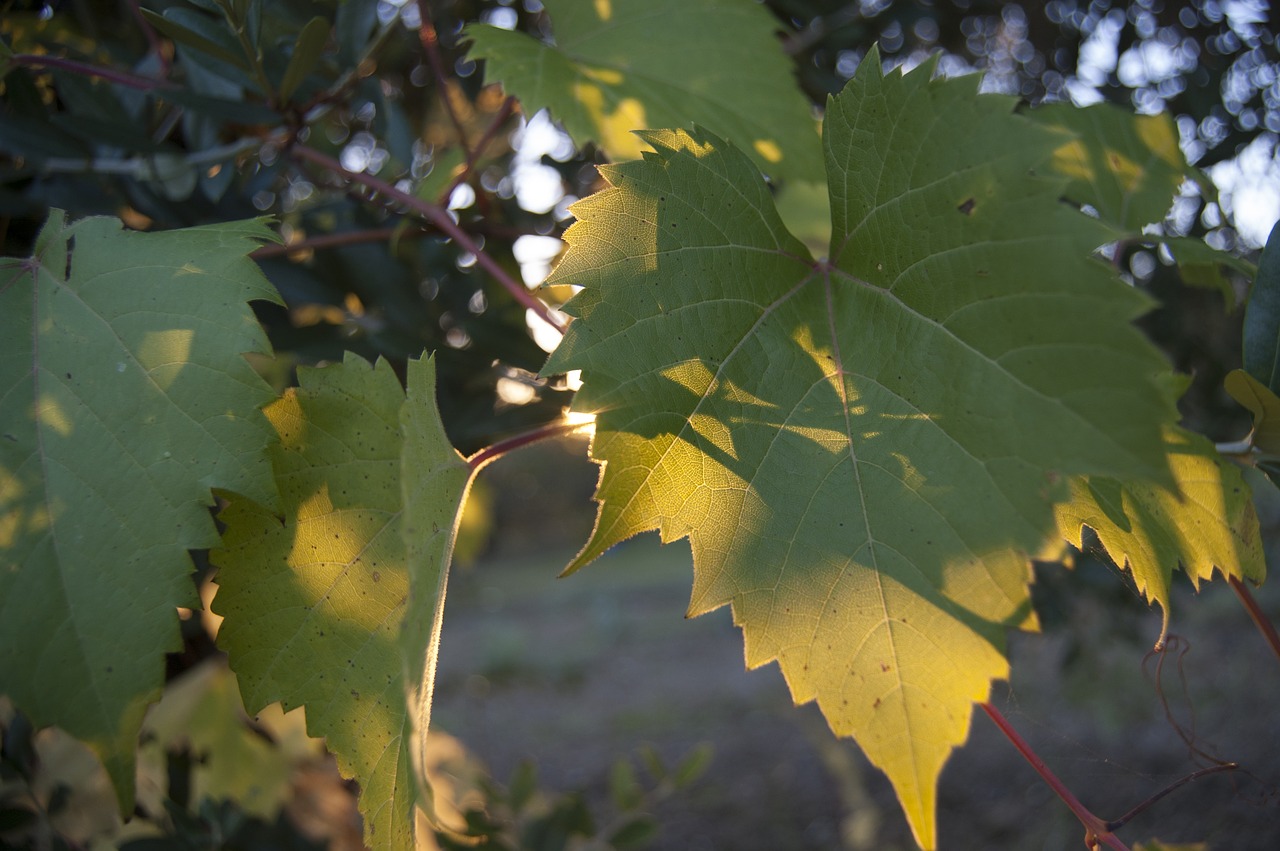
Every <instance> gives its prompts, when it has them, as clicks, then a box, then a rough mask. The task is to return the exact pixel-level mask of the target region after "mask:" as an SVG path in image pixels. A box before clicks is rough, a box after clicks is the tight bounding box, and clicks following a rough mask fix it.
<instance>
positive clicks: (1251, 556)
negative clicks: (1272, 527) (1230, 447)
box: [1056, 427, 1266, 646]
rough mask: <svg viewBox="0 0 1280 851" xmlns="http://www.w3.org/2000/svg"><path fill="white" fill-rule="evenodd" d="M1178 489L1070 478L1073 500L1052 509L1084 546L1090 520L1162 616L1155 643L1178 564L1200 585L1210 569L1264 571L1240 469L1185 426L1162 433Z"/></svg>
mask: <svg viewBox="0 0 1280 851" xmlns="http://www.w3.org/2000/svg"><path fill="white" fill-rule="evenodd" d="M1165 447H1166V451H1167V452H1168V457H1169V466H1170V469H1171V470H1172V471H1173V476H1174V479H1175V481H1176V482H1177V488H1176V489H1173V490H1171V489H1168V488H1162V487H1159V486H1157V485H1154V484H1147V483H1141V482H1120V481H1117V480H1115V479H1108V478H1105V477H1081V478H1078V479H1074V480H1073V481H1072V482H1071V501H1070V502H1066V503H1063V504H1061V505H1059V506H1057V508H1056V514H1057V518H1058V526H1059V528H1060V530H1061V531H1062V536H1063V537H1064V538H1066V539H1067V540H1068V541H1070V542H1071V543H1072V544H1074V545H1075V546H1077V547H1083V546H1084V542H1083V540H1082V538H1081V529H1082V527H1084V526H1088V527H1089V528H1090V529H1093V530H1094V531H1095V532H1096V533H1097V534H1098V538H1099V540H1101V542H1102V545H1103V547H1105V548H1106V550H1107V552H1108V553H1109V554H1110V555H1111V557H1112V559H1114V560H1115V562H1116V563H1117V564H1120V565H1123V566H1126V567H1128V568H1129V570H1130V572H1131V573H1132V574H1133V580H1134V583H1135V584H1136V585H1137V586H1138V590H1139V591H1140V592H1141V593H1142V594H1143V596H1144V597H1146V599H1147V600H1148V601H1150V602H1154V603H1159V604H1160V608H1161V610H1162V611H1163V614H1164V622H1163V624H1162V626H1161V628H1160V638H1159V639H1158V640H1157V642H1156V645H1157V646H1163V644H1164V637H1165V633H1166V632H1167V631H1168V629H1169V591H1170V585H1171V583H1172V581H1173V571H1174V569H1175V568H1176V567H1178V565H1179V564H1181V565H1182V567H1183V569H1184V570H1185V571H1186V573H1187V575H1188V576H1190V577H1191V580H1192V582H1193V583H1195V584H1196V585H1197V586H1198V585H1199V584H1200V581H1201V580H1207V579H1212V578H1213V571H1214V569H1215V568H1217V569H1219V570H1221V571H1222V572H1223V573H1224V574H1225V575H1227V576H1231V577H1235V578H1237V579H1251V580H1253V581H1254V582H1261V581H1262V580H1263V578H1264V577H1265V575H1266V561H1265V558H1264V556H1263V552H1262V537H1261V532H1260V530H1259V527H1258V515H1257V514H1256V513H1255V511H1254V507H1253V500H1252V498H1251V495H1250V491H1249V488H1248V487H1247V486H1246V485H1245V483H1244V479H1243V478H1242V477H1241V475H1240V469H1239V468H1238V467H1236V466H1235V465H1234V464H1232V463H1229V462H1226V461H1224V460H1223V459H1222V457H1221V456H1220V455H1219V454H1218V452H1217V450H1215V449H1214V446H1213V444H1212V443H1210V442H1209V441H1208V440H1207V439H1205V438H1203V437H1201V436H1200V435H1197V434H1194V433H1192V432H1190V431H1187V430H1186V429H1182V428H1176V427H1175V428H1171V429H1168V430H1167V431H1166V432H1165Z"/></svg>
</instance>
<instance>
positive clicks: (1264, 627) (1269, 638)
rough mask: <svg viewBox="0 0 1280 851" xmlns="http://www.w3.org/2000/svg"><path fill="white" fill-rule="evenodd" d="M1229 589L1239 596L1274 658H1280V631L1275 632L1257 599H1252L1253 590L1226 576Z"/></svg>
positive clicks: (1234, 578)
mask: <svg viewBox="0 0 1280 851" xmlns="http://www.w3.org/2000/svg"><path fill="white" fill-rule="evenodd" d="M1227 581H1228V583H1229V584H1230V585H1231V590H1232V591H1235V592H1236V596H1237V597H1239V598H1240V602H1241V603H1242V604H1243V605H1244V608H1245V611H1247V612H1248V613H1249V617H1250V618H1252V619H1253V623H1254V625H1255V626H1256V627H1258V631H1259V632H1261V633H1262V637H1263V638H1264V639H1266V642H1267V645H1268V646H1269V647H1270V648H1271V652H1272V653H1274V654H1276V658H1277V659H1280V633H1277V632H1276V627H1275V624H1273V623H1271V620H1270V619H1269V618H1268V617H1267V616H1266V613H1264V612H1263V611H1262V607H1261V606H1259V605H1258V601H1257V600H1255V599H1254V597H1253V592H1251V591H1250V590H1249V586H1248V585H1245V584H1244V583H1243V582H1241V581H1240V580H1239V579H1237V578H1236V577H1234V576H1232V577H1230V578H1228V580H1227Z"/></svg>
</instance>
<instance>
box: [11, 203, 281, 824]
mask: <svg viewBox="0 0 1280 851" xmlns="http://www.w3.org/2000/svg"><path fill="white" fill-rule="evenodd" d="M273 238H274V237H273V235H272V234H271V232H270V231H269V230H268V229H267V228H266V227H265V226H264V224H263V223H262V222H261V221H252V222H238V223H229V224H223V225H214V226H210V227H201V228H192V229H189V230H182V231H170V232H167V233H134V232H128V231H124V230H122V228H121V225H120V222H119V221H117V220H115V219H108V218H92V219H84V220H82V221H80V222H78V223H75V224H72V225H68V224H67V222H66V219H65V217H64V215H63V214H62V213H61V212H56V211H55V212H54V213H53V214H52V215H51V216H50V218H49V221H48V223H47V224H46V225H45V227H44V229H43V230H42V231H41V233H40V235H39V237H38V239H37V243H36V252H35V256H34V257H32V258H31V259H29V260H13V259H5V260H0V339H3V340H5V346H4V349H3V360H2V361H0V559H2V561H0V683H3V689H4V691H6V692H7V693H8V694H9V695H10V696H11V697H12V698H13V699H14V700H15V701H16V702H17V704H18V705H19V706H21V707H22V708H23V709H24V710H25V711H26V712H27V713H28V714H30V715H31V716H32V718H33V719H34V720H35V722H36V723H37V724H41V725H43V724H58V725H60V726H61V727H63V728H64V729H66V730H67V731H68V732H70V733H72V734H73V735H76V736H78V737H80V738H82V739H84V740H86V741H87V742H89V743H90V744H91V745H92V746H93V747H94V748H95V750H97V751H98V753H99V755H100V756H101V757H102V759H103V761H104V763H105V764H106V766H107V769H108V771H109V772H110V774H111V777H112V780H113V782H114V783H115V786H116V790H117V793H118V795H119V796H120V802H121V805H122V808H123V810H124V811H125V812H129V811H131V810H132V800H133V790H134V774H133V760H134V750H135V748H136V747H137V735H138V729H139V726H140V725H141V722H142V712H143V711H144V710H145V708H146V705H147V703H148V702H150V701H151V700H154V699H155V698H156V697H158V695H159V691H160V686H161V684H162V683H163V682H164V655H163V654H164V652H165V651H166V650H170V651H176V650H178V649H179V648H181V646H182V641H181V637H180V636H179V632H178V618H177V613H176V611H175V608H176V607H178V606H193V607H199V601H198V598H197V597H196V594H195V586H194V584H193V583H192V581H191V573H192V570H193V568H192V564H191V560H190V558H189V557H188V556H187V550H188V549H196V548H202V547H208V546H211V545H213V544H214V543H215V542H216V541H217V532H216V530H215V528H214V525H213V522H212V520H211V519H210V517H209V513H208V505H209V504H211V503H212V501H213V497H212V494H211V493H210V490H209V489H210V488H211V487H227V488H236V489H238V490H241V491H243V492H244V493H248V494H253V495H254V497H255V498H256V499H258V500H260V501H262V502H264V503H266V504H268V505H270V504H273V502H274V500H275V487H274V484H273V482H272V479H271V471H270V467H269V466H268V464H267V461H266V456H265V449H266V446H267V444H268V443H269V441H270V432H269V430H268V429H267V427H266V422H265V421H264V420H263V419H262V418H261V416H260V415H259V414H258V412H257V408H258V407H260V406H261V405H262V404H264V403H265V402H267V401H268V400H270V399H271V397H272V395H273V394H272V393H271V390H270V388H268V387H267V385H266V384H265V383H264V382H263V381H262V380H261V379H259V378H258V377H257V375H256V374H255V373H254V372H253V370H252V369H251V368H250V366H249V364H248V363H247V362H246V361H245V360H244V358H243V357H242V356H241V355H242V353H245V352H264V353H265V352H267V351H268V348H269V347H268V344H267V341H266V338H265V336H264V335H263V333H262V329H261V327H260V326H259V325H258V323H257V321H256V320H255V319H254V315H253V312H252V310H250V308H249V306H248V304H247V303H246V302H247V301H249V300H251V299H263V300H271V301H276V300H278V296H277V295H276V294H275V291H274V290H273V289H272V288H271V285H270V284H268V283H267V281H266V279H265V278H263V277H262V275H261V273H260V272H259V271H258V269H257V267H256V266H255V265H254V263H253V262H252V261H251V260H249V259H248V258H247V257H246V256H245V255H246V254H247V253H248V252H249V251H250V250H251V249H253V248H254V247H255V245H256V244H257V243H258V242H260V241H262V240H268V239H273Z"/></svg>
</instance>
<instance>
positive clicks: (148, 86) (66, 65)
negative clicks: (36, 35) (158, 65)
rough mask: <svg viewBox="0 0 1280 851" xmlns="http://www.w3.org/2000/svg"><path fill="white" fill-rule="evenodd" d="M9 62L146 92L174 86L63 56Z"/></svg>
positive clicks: (15, 58)
mask: <svg viewBox="0 0 1280 851" xmlns="http://www.w3.org/2000/svg"><path fill="white" fill-rule="evenodd" d="M7 61H8V63H9V64H10V65H18V66H21V67H24V68H37V69H42V70H43V69H55V70H59V71H70V72H71V73H73V74H80V75H82V76H85V77H97V78H99V79H102V80H106V81H107V82H109V83H118V84H120V85H122V86H127V87H129V88H131V89H138V90H140V91H144V92H149V91H152V90H154V89H171V88H173V84H172V83H170V82H169V81H168V80H157V79H154V78H152V77H139V76H138V75H137V74H130V73H129V72H128V71H117V70H116V69H114V68H104V67H102V66H101V65H92V64H90V63H88V62H80V61H78V60H76V59H66V58H63V57H61V56H37V55H35V54H31V53H18V54H15V55H13V56H10V57H9V59H8V60H7Z"/></svg>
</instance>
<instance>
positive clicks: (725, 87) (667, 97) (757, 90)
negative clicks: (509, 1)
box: [466, 0, 822, 180]
mask: <svg viewBox="0 0 1280 851" xmlns="http://www.w3.org/2000/svg"><path fill="white" fill-rule="evenodd" d="M544 5H545V6H546V8H547V12H548V13H549V15H550V17H551V26H552V30H553V31H554V35H555V42H554V44H546V43H543V42H540V41H537V40H536V39H534V38H531V37H530V36H528V35H525V34H524V33H518V32H511V31H508V30H504V29H499V28H498V27H493V26H487V25H483V24H473V25H471V26H470V27H468V28H467V30H466V35H467V37H468V38H470V39H471V40H472V42H473V46H472V48H471V57H472V58H474V59H484V60H485V63H486V70H485V79H486V80H488V81H490V82H501V83H502V84H503V86H504V87H505V88H506V90H507V91H508V92H510V93H511V94H513V95H515V96H516V97H518V98H519V99H520V101H521V103H522V104H523V105H524V109H525V111H526V112H527V113H529V114H533V113H534V112H536V111H537V110H539V109H544V108H546V109H550V110H551V116H552V117H553V118H555V119H556V120H557V121H560V122H561V123H562V124H563V125H564V128H565V130H567V131H568V133H569V135H570V136H572V137H573V140H574V141H575V142H577V143H578V144H583V143H585V142H587V141H596V142H598V143H599V145H600V146H601V147H602V148H603V149H604V150H605V152H606V153H608V154H609V156H610V157H611V158H613V159H615V160H625V159H632V158H634V157H638V156H639V155H640V152H641V150H642V149H643V144H642V142H641V140H640V139H639V138H638V137H637V136H636V135H634V133H633V132H632V131H634V130H639V129H643V128H646V127H688V126H690V124H691V123H692V122H694V121H696V122H698V123H699V124H701V125H702V126H704V127H707V128H710V129H711V130H712V131H714V132H716V133H718V134H719V135H721V136H724V137H725V138H727V139H729V140H731V141H733V142H734V143H736V144H738V145H740V146H741V147H742V148H743V149H744V150H747V151H749V152H750V155H751V157H752V158H753V159H754V160H755V162H756V164H757V165H758V166H760V168H762V169H764V170H765V171H766V172H767V173H769V174H772V175H774V176H776V177H795V178H801V179H809V180H820V179H821V177H822V155H821V150H820V149H819V145H818V137H817V133H816V131H815V127H814V121H813V118H812V117H811V115H810V110H809V104H808V100H807V99H806V98H805V97H804V95H803V94H802V93H801V92H800V89H799V87H798V86H797V85H796V81H795V75H794V70H793V68H792V66H791V61H790V59H788V58H787V56H786V55H785V54H784V53H783V51H782V47H781V45H780V44H779V43H778V39H777V37H776V36H775V34H774V33H775V31H776V30H777V29H778V22H777V20H776V19H774V18H773V16H772V15H770V13H769V11H768V10H767V9H765V8H764V7H763V6H759V5H757V4H755V3H743V2H741V0H596V2H593V3H586V2H583V0H546V2H545V4H544ZM673 21H679V25H678V26H672V22H673Z"/></svg>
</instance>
